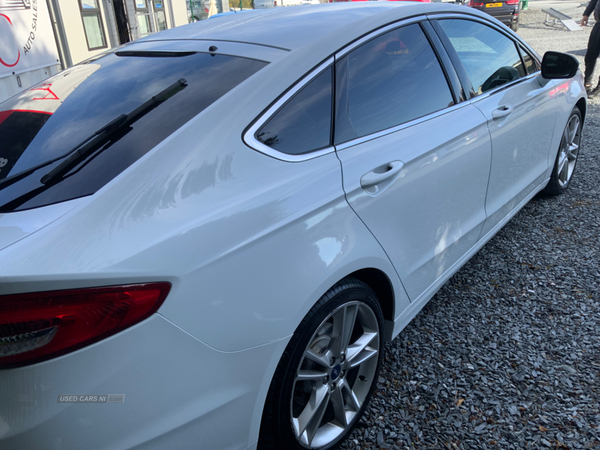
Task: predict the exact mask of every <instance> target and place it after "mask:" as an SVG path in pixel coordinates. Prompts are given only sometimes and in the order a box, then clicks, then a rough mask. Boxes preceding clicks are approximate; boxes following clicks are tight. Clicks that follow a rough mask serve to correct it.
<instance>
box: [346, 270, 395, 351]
mask: <svg viewBox="0 0 600 450" xmlns="http://www.w3.org/2000/svg"><path fill="white" fill-rule="evenodd" d="M348 277H352V278H356V279H357V280H359V281H362V282H363V283H365V284H366V285H367V286H369V287H370V288H371V289H373V291H374V292H375V295H376V296H377V300H378V302H379V305H380V306H381V311H382V312H383V318H384V320H385V340H386V342H389V341H391V340H392V329H393V325H394V318H395V315H394V314H395V307H396V305H395V295H394V286H393V285H392V282H391V280H390V279H389V278H388V276H387V275H386V274H385V272H383V271H382V270H380V269H375V268H373V267H370V268H365V269H359V270H356V271H355V272H352V273H351V274H348Z"/></svg>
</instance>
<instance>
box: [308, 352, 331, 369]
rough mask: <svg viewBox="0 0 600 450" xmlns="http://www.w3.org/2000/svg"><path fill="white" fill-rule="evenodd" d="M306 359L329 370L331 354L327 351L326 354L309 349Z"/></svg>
mask: <svg viewBox="0 0 600 450" xmlns="http://www.w3.org/2000/svg"><path fill="white" fill-rule="evenodd" d="M304 357H305V358H307V359H308V360H310V361H312V362H314V363H316V364H318V365H320V366H322V367H324V368H328V367H329V361H330V358H331V352H330V351H326V352H325V353H316V352H315V351H314V350H313V349H312V348H307V349H306V352H304Z"/></svg>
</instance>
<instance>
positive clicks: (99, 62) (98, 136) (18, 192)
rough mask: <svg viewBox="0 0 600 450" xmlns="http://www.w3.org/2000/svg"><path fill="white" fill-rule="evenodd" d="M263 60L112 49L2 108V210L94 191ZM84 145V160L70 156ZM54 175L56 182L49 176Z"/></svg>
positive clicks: (74, 196) (20, 95) (253, 69)
mask: <svg viewBox="0 0 600 450" xmlns="http://www.w3.org/2000/svg"><path fill="white" fill-rule="evenodd" d="M266 64H267V63H265V62H263V61H257V60H253V59H247V58H240V57H235V56H225V55H215V54H208V53H194V52H187V53H169V52H157V53H152V52H142V53H136V52H134V51H127V52H116V53H110V54H107V55H104V56H101V57H99V58H97V59H95V60H91V61H89V62H87V63H83V64H80V65H77V66H74V67H72V68H70V69H68V70H66V71H64V72H61V73H59V74H57V75H56V76H53V77H51V78H49V79H47V80H46V81H45V82H43V83H41V84H39V85H36V86H34V87H32V88H30V89H28V90H26V91H24V92H22V93H20V94H18V95H17V96H15V97H12V98H10V99H8V100H7V101H5V102H3V103H0V212H10V211H18V210H23V209H30V208H35V207H39V206H44V205H49V204H53V203H57V202H61V201H65V200H69V199H73V198H78V197H82V196H85V195H90V194H93V193H94V192H96V191H97V190H98V189H100V188H101V187H102V186H104V185H105V184H106V183H107V182H109V181H110V180H112V179H113V178H114V177H115V176H117V175H118V174H119V173H121V172H122V171H123V170H124V169H126V168H127V167H128V166H130V165H131V164H132V163H133V162H135V161H136V160H137V159H139V158H140V157H141V156H142V155H144V154H145V153H147V152H148V151H149V150H151V149H152V148H154V147H155V146H156V145H157V144H158V143H160V142H161V141H162V140H163V139H165V138H166V137H168V136H169V135H171V134H172V133H173V132H174V131H176V130H177V129H178V128H180V127H181V126H182V125H183V124H185V123H186V122H187V121H188V120H190V119H191V118H192V117H194V116H195V115H197V114H198V113H200V112H201V111H202V110H204V109H205V108H207V107H208V106H209V105H210V104H212V103H213V102H214V101H216V100H217V99H219V98H220V97H221V96H223V95H224V94H225V93H227V92H228V91H229V90H231V89H232V88H234V87H236V86H237V85H239V84H240V83H242V82H243V81H244V80H245V79H247V78H248V77H250V76H251V75H253V74H254V73H256V72H257V71H259V70H260V69H261V68H263V67H264V66H265V65H266ZM201 137H202V130H201V129H199V130H198V139H200V138H201ZM90 143H91V144H90ZM86 145H87V146H86ZM82 148H83V149H85V152H87V153H86V155H85V157H83V156H81V155H79V159H77V158H78V155H75V159H73V158H74V154H75V152H76V151H77V150H78V149H79V151H80V152H81V149H82ZM69 159H70V162H71V163H72V164H70V165H69V164H67V166H65V161H67V160H69ZM48 162H50V164H48ZM61 164H62V166H61ZM37 167H39V168H38V169H36V168H37ZM34 169H35V170H34ZM55 169H58V171H59V172H60V173H59V174H58V176H56V175H57V174H56V173H54V175H55V176H51V177H48V174H50V173H53V170H54V172H56V170H55ZM42 179H44V180H45V182H42Z"/></svg>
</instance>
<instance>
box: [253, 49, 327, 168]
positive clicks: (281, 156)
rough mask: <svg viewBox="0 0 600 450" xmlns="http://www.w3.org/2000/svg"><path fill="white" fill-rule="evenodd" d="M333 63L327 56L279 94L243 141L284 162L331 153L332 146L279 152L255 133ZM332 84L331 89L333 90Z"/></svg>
mask: <svg viewBox="0 0 600 450" xmlns="http://www.w3.org/2000/svg"><path fill="white" fill-rule="evenodd" d="M333 63H334V58H333V56H332V57H330V58H327V60H326V61H325V62H324V63H322V64H320V65H319V66H318V67H317V68H316V69H313V70H312V71H311V72H309V74H308V75H306V76H304V78H302V79H301V80H300V81H299V82H298V83H296V85H295V86H293V87H292V88H291V89H290V90H288V91H287V92H286V93H285V94H284V95H283V96H281V97H280V98H279V99H278V100H277V101H276V102H275V103H274V104H273V105H271V107H269V109H267V110H266V111H265V112H264V113H262V114H261V115H260V116H259V117H258V119H257V120H256V121H255V122H254V123H253V124H252V126H251V127H250V128H248V130H247V131H246V132H245V133H244V137H243V140H244V143H245V144H246V145H247V146H249V147H250V148H252V149H254V150H256V151H258V152H260V153H263V154H265V155H267V156H270V157H272V158H275V159H279V160H280V161H286V162H302V161H308V160H309V159H314V158H318V157H319V156H323V155H327V154H328V153H333V152H334V151H335V148H334V147H326V148H322V149H319V150H314V151H311V152H308V153H303V154H301V155H290V154H287V153H283V152H280V151H279V150H275V149H274V148H271V147H269V146H267V145H265V144H263V143H262V142H260V141H259V140H258V139H256V133H257V131H258V130H259V129H260V127H262V126H263V125H264V124H265V123H266V122H267V121H268V120H269V119H270V118H271V117H272V116H273V115H274V114H275V113H277V111H278V110H279V109H280V108H281V107H282V106H283V105H285V104H286V103H287V101H288V100H290V99H291V98H292V97H293V96H294V95H295V94H296V93H297V92H298V91H299V90H300V89H302V88H303V87H304V86H306V85H307V84H308V83H310V82H311V81H312V80H313V79H315V78H316V77H317V76H319V75H320V74H321V73H322V72H324V71H325V70H326V69H328V68H329V67H330V66H331V65H333ZM333 87H334V86H333V85H332V86H331V89H332V91H333ZM332 95H335V92H332Z"/></svg>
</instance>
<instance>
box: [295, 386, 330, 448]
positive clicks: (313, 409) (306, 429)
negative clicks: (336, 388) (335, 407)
mask: <svg viewBox="0 0 600 450" xmlns="http://www.w3.org/2000/svg"><path fill="white" fill-rule="evenodd" d="M329 398H330V394H329V387H328V386H326V385H323V386H319V387H318V388H317V389H315V391H314V392H313V394H312V395H311V397H310V400H309V401H308V403H307V405H306V407H305V408H304V410H303V411H302V413H301V414H300V416H299V417H298V418H297V419H294V420H293V422H294V426H295V428H296V433H297V435H298V436H300V437H304V440H305V441H306V443H307V444H309V445H310V443H311V442H312V440H313V439H314V437H315V434H316V433H317V430H318V429H319V425H320V424H321V420H322V419H323V414H325V410H326V409H327V404H328V403H329ZM305 433H306V435H305Z"/></svg>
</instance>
